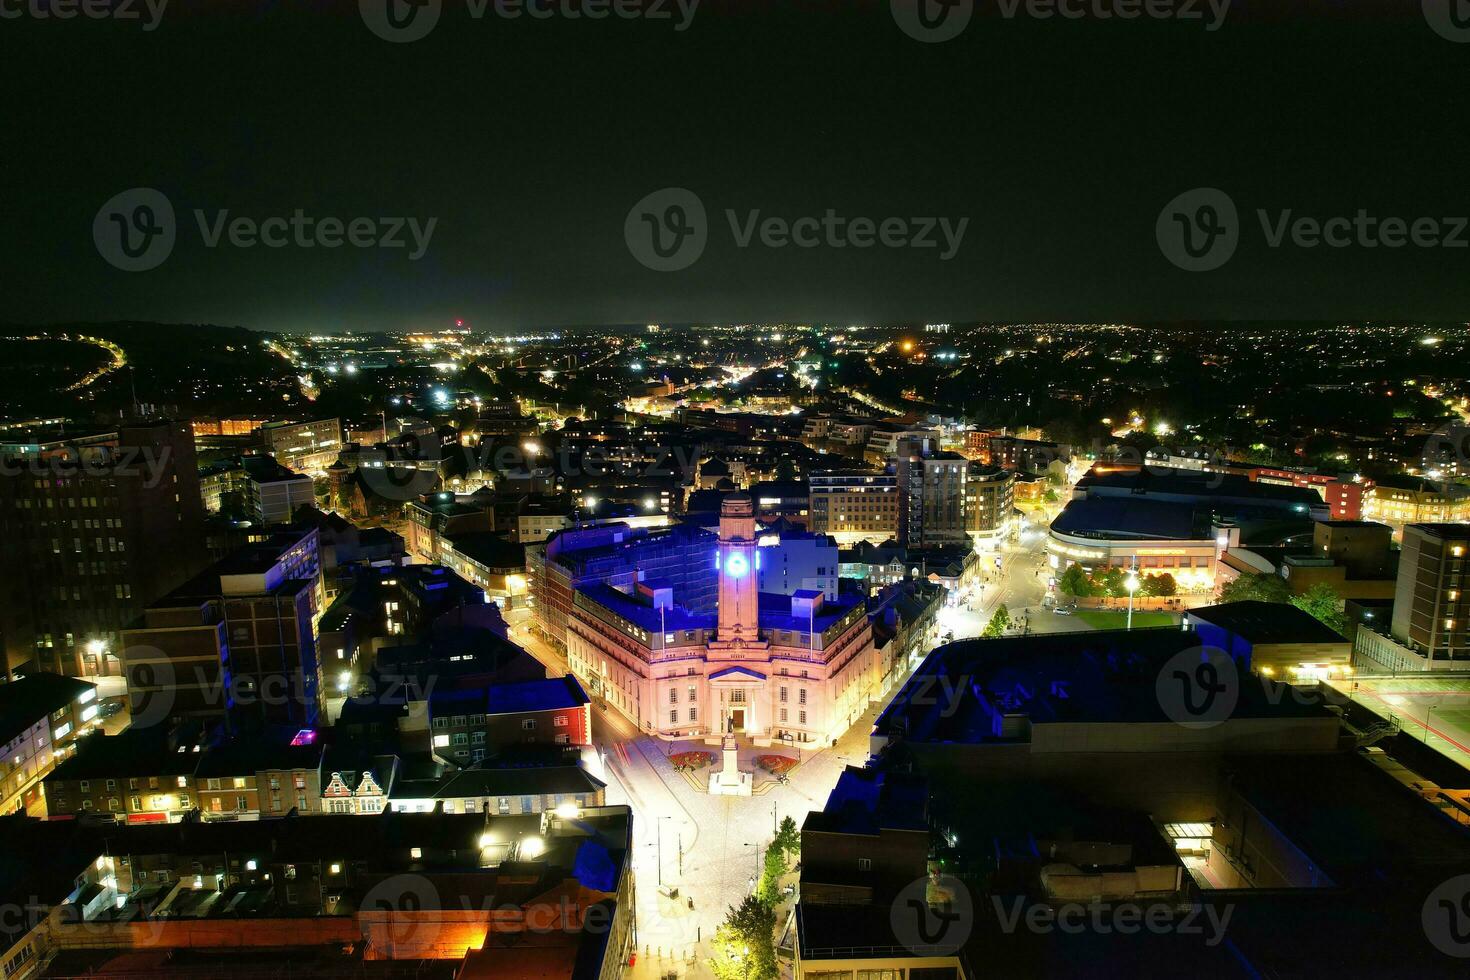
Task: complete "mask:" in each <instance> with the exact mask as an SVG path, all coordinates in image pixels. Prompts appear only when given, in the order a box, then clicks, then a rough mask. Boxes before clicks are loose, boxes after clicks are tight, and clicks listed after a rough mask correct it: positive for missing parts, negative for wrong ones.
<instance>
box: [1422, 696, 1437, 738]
mask: <svg viewBox="0 0 1470 980" xmlns="http://www.w3.org/2000/svg"><path fill="white" fill-rule="evenodd" d="M1438 707H1439V705H1438V704H1437V703H1436V704H1426V705H1425V706H1424V744H1425V745H1428V744H1429V715H1430V713H1431V712H1432V711H1434V709H1435V708H1438Z"/></svg>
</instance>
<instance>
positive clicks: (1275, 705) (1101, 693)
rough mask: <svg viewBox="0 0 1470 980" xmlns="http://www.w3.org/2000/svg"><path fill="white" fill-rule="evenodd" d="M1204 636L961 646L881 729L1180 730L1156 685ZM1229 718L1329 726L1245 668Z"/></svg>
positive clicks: (978, 739)
mask: <svg viewBox="0 0 1470 980" xmlns="http://www.w3.org/2000/svg"><path fill="white" fill-rule="evenodd" d="M1191 649H1193V650H1199V649H1201V647H1200V645H1199V637H1198V636H1197V635H1196V634H1194V633H1192V632H1189V631H1185V630H1180V629H1178V628H1176V627H1172V626H1170V627H1160V628H1157V629H1135V630H1099V631H1095V632H1086V633H1055V634H1042V635H1032V636H1020V637H1002V638H996V639H972V640H960V641H958V642H955V643H949V644H946V645H944V646H940V647H936V648H935V649H934V650H933V652H931V653H930V654H929V657H928V658H927V659H926V660H925V661H924V663H923V664H922V665H920V667H919V668H918V670H917V671H915V672H914V675H913V677H911V678H910V679H909V681H908V683H907V684H905V685H904V687H903V688H902V689H901V690H900V691H899V692H898V694H897V695H895V696H894V699H893V701H892V702H891V703H890V704H889V706H888V707H887V708H886V709H885V710H884V711H883V713H882V714H881V715H879V717H878V720H877V722H876V724H875V730H877V731H878V732H880V733H893V732H902V733H903V738H904V739H906V740H908V741H915V742H962V743H970V744H982V743H992V742H993V743H1005V742H1017V741H1026V740H1027V738H1028V737H1029V736H1027V735H1025V734H1020V735H1015V736H1012V735H1001V734H998V733H997V725H998V724H999V723H1000V721H1001V720H1002V719H1004V718H1007V717H1016V716H1018V715H1019V716H1024V717H1025V719H1026V721H1027V723H1028V724H1029V725H1030V726H1036V725H1046V724H1050V723H1056V722H1069V723H1074V724H1076V723H1085V724H1140V723H1145V724H1147V723H1156V724H1166V723H1168V724H1172V723H1173V719H1171V718H1170V717H1169V716H1168V715H1167V714H1166V713H1165V711H1164V708H1163V707H1162V705H1161V704H1160V699H1159V696H1158V693H1157V688H1156V682H1157V678H1158V676H1159V673H1160V672H1161V671H1162V670H1163V668H1164V666H1165V664H1166V663H1167V662H1168V661H1169V660H1170V658H1172V657H1174V656H1175V655H1177V654H1180V653H1183V652H1185V651H1188V650H1191ZM1238 676H1239V680H1240V683H1239V685H1238V689H1237V699H1236V703H1235V705H1234V709H1233V711H1232V712H1231V713H1230V718H1231V719H1247V718H1249V719H1261V718H1298V717H1303V718H1317V717H1321V718H1327V717H1331V716H1330V715H1329V713H1328V712H1327V711H1326V709H1324V708H1323V707H1322V706H1321V705H1319V704H1302V703H1299V702H1298V701H1297V700H1295V699H1293V698H1282V697H1279V696H1277V697H1272V696H1271V692H1269V691H1267V690H1266V689H1265V688H1264V686H1263V681H1262V679H1261V678H1259V677H1256V676H1255V675H1253V674H1250V673H1249V671H1248V670H1246V669H1245V668H1244V666H1243V665H1242V666H1241V667H1240V669H1239V674H1238Z"/></svg>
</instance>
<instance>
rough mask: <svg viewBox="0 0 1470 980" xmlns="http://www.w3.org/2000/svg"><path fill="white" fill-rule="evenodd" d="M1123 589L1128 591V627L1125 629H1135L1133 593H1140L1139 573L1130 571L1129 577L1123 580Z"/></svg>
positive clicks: (1134, 570)
mask: <svg viewBox="0 0 1470 980" xmlns="http://www.w3.org/2000/svg"><path fill="white" fill-rule="evenodd" d="M1123 587H1124V588H1125V589H1127V590H1128V625H1127V626H1126V627H1124V628H1125V629H1130V630H1131V629H1132V628H1133V593H1135V592H1137V591H1138V571H1137V569H1133V568H1130V569H1128V577H1127V578H1126V579H1124V580H1123Z"/></svg>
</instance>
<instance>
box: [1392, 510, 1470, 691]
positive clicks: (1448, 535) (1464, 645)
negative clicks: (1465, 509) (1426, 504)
mask: <svg viewBox="0 0 1470 980" xmlns="http://www.w3.org/2000/svg"><path fill="white" fill-rule="evenodd" d="M1467 567H1470V524H1410V525H1409V526H1408V527H1406V528H1404V548H1403V552H1402V553H1401V554H1400V556H1399V577H1398V585H1397V587H1396V588H1395V590H1394V599H1393V624H1392V627H1391V630H1392V632H1393V636H1394V639H1396V640H1398V641H1399V642H1400V643H1407V644H1408V646H1409V647H1411V648H1412V649H1414V650H1415V651H1417V652H1418V653H1419V654H1420V655H1421V656H1423V657H1425V658H1426V659H1427V661H1428V663H1427V665H1426V666H1427V669H1431V670H1433V669H1443V668H1444V667H1445V666H1447V665H1446V664H1445V663H1444V662H1445V661H1448V660H1457V661H1462V662H1463V663H1467V664H1470V637H1467V634H1466V620H1467V619H1470V596H1467V595H1466V592H1465V588H1466V585H1467V584H1470V583H1467V582H1466V580H1465V572H1466V569H1467Z"/></svg>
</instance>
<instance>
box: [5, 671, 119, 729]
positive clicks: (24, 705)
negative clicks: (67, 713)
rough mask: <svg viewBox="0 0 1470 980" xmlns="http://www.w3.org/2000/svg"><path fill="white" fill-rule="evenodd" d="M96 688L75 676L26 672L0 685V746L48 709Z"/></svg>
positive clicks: (46, 713) (26, 727)
mask: <svg viewBox="0 0 1470 980" xmlns="http://www.w3.org/2000/svg"><path fill="white" fill-rule="evenodd" d="M96 689H97V685H95V684H89V683H87V682H86V681H83V680H78V679H77V678H75V677H63V676H61V675H60V674H46V673H36V674H30V675H29V676H26V677H22V678H21V679H19V680H14V681H10V682H9V683H6V684H0V745H4V744H6V743H8V742H10V741H11V740H12V739H14V738H15V737H17V736H18V735H21V734H23V733H24V732H25V731H26V729H28V728H30V727H31V726H32V725H34V724H35V723H36V722H38V721H42V720H44V719H45V718H46V716H47V715H49V714H51V712H53V711H58V710H60V709H61V708H64V707H66V706H67V705H69V704H71V703H72V702H74V701H76V700H77V698H79V697H81V696H82V695H83V694H85V693H86V692H88V691H95V690H96Z"/></svg>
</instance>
